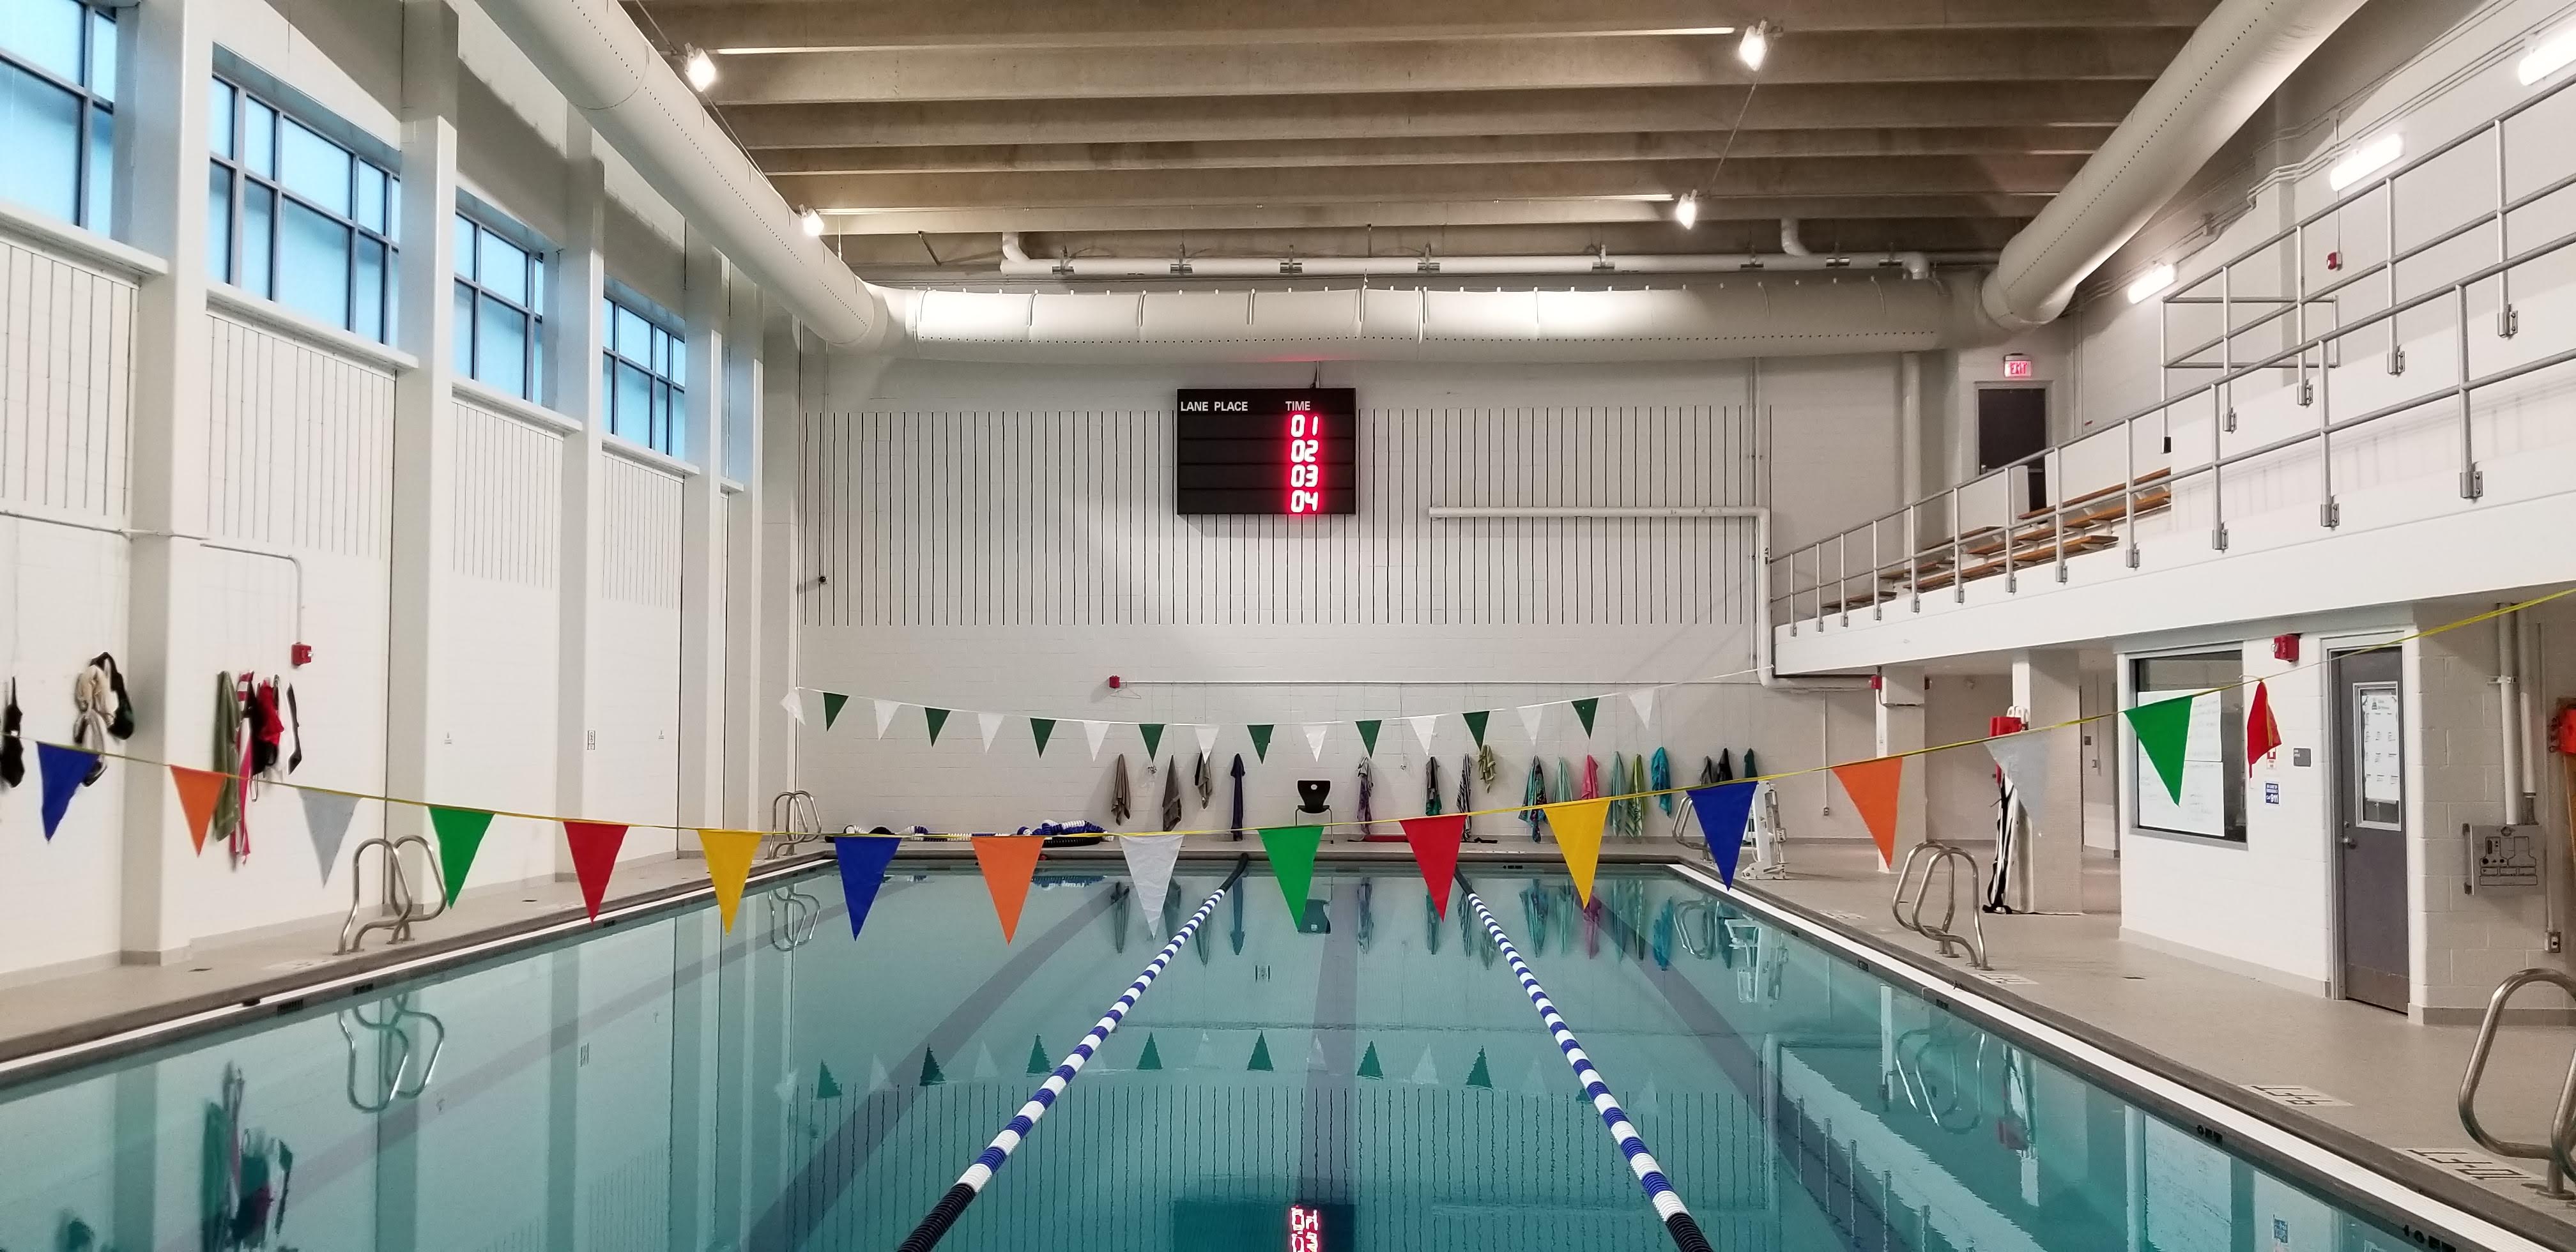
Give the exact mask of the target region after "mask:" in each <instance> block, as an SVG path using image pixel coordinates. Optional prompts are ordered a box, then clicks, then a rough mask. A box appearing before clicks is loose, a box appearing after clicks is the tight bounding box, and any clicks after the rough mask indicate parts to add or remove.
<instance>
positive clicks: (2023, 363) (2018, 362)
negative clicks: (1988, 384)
mask: <svg viewBox="0 0 2576 1252" xmlns="http://www.w3.org/2000/svg"><path fill="white" fill-rule="evenodd" d="M2004 377H2006V378H2029V377H2031V372H2030V358H2029V357H2026V356H2023V355H2022V354H2020V353H2018V352H2015V353H2013V354H2011V355H2010V356H2007V357H2005V358H2004Z"/></svg>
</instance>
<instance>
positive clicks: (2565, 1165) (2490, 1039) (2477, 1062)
mask: <svg viewBox="0 0 2576 1252" xmlns="http://www.w3.org/2000/svg"><path fill="white" fill-rule="evenodd" d="M2536 982H2545V983H2548V984H2550V985H2551V986H2554V987H2556V988H2558V989H2559V990H2561V991H2564V992H2566V993H2567V995H2568V998H2569V999H2576V978H2571V977H2569V976H2567V975H2566V974H2562V973H2560V972H2558V971H2557V970H2554V969H2526V970H2524V971H2522V972H2521V973H2518V974H2514V975H2512V976H2511V977H2508V978H2506V979H2505V980H2504V981H2503V982H2501V983H2498V984H2496V989H2495V994H2494V995H2492V996H2490V997H2488V998H2487V1011H2486V1016H2485V1017H2483V1018H2480V1019H2479V1020H2478V1042H2477V1046H2476V1047H2474V1048H2471V1049H2470V1050H2469V1067H2468V1069H2467V1070H2465V1071H2463V1072H2462V1073H2461V1075H2460V1128H2461V1129H2462V1130H2465V1131H2467V1132H2469V1138H2470V1139H2471V1140H2473V1141H2475V1142H2476V1144H2477V1145H2478V1146H2479V1147H2482V1148H2485V1149H2486V1150H2487V1151H2489V1152H2493V1153H2495V1154H2496V1155H2498V1156H2519V1157H2525V1158H2528V1159H2533V1160H2541V1161H2546V1162H2548V1163H2549V1181H2548V1184H2547V1185H2546V1186H2544V1187H2542V1188H2541V1192H2540V1193H2541V1194H2542V1195H2545V1196H2548V1197H2550V1198H2551V1199H2553V1200H2563V1199H2567V1198H2569V1196H2570V1192H2569V1191H2568V1190H2567V1177H2568V1175H2570V1174H2576V1160H2570V1159H2569V1156H2570V1153H2571V1150H2576V1060H2571V1061H2570V1062H2569V1063H2568V1067H2567V1082H2566V1083H2565V1085H2563V1086H2561V1087H2560V1088H2559V1091H2558V1111H2557V1114H2556V1116H2554V1117H2553V1118H2551V1119H2550V1123H2549V1142H2547V1143H2517V1142H2515V1141H2513V1140H2510V1139H2498V1138H2496V1137H2495V1136H2494V1135H2491V1134H2488V1133H2487V1130H2486V1127H2484V1126H2482V1125H2480V1124H2479V1123H2478V1110H2477V1100H2478V1084H2479V1083H2481V1082H2483V1081H2485V1079H2486V1074H2487V1054H2488V1053H2490V1052H2492V1051H2494V1050H2495V1037H2496V1028H2497V1027H2499V1026H2501V1025H2503V1024H2504V1009H2505V1004H2506V1003H2507V1002H2508V1001H2510V1000H2512V999H2513V997H2514V995H2515V993H2517V992H2519V991H2521V990H2522V989H2523V988H2525V987H2528V986H2530V985H2531V984H2533V983H2536Z"/></svg>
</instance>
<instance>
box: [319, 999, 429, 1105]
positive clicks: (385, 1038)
mask: <svg viewBox="0 0 2576 1252" xmlns="http://www.w3.org/2000/svg"><path fill="white" fill-rule="evenodd" d="M385 1004H386V1007H387V1009H388V1012H387V1014H386V1016H385V1018H384V1019H383V1020H382V1021H368V1020H367V1014H366V1009H365V1006H363V1005H360V1006H354V1007H351V1008H348V1009H344V1010H342V1011H340V1012H339V1013H337V1014H334V1015H333V1018H334V1020H335V1021H336V1022H338V1024H339V1027H340V1037H341V1038H342V1039H343V1040H346V1041H347V1042H348V1045H349V1081H348V1097H349V1106H350V1107H352V1108H354V1109H356V1110H358V1111H359V1112H361V1113H381V1112H384V1111H385V1110H386V1109H389V1108H392V1107H393V1105H394V1101H396V1100H417V1099H419V1098H420V1097H421V1093H423V1092H425V1091H428V1090H429V1082H430V1079H431V1078H433V1077H435V1076H436V1075H437V1072H438V1058H439V1055H440V1054H441V1053H444V1052H445V1051H447V1023H446V1022H444V1021H441V1020H439V1018H438V1015H436V1014H434V1013H424V1012H421V1011H420V1010H418V1009H415V1008H413V1007H411V993H410V992H404V993H402V994H399V995H395V996H392V997H390V998H388V999H387V1000H386V1001H385ZM415 1018H416V1019H418V1020H420V1021H424V1022H427V1023H429V1024H430V1026H431V1027H432V1028H433V1029H435V1030H436V1031H437V1036H436V1038H435V1039H434V1040H433V1041H432V1042H431V1043H430V1045H429V1059H427V1060H425V1061H423V1062H421V1066H420V1077H419V1079H418V1080H416V1081H413V1082H411V1083H409V1084H406V1083H405V1082H404V1081H403V1080H404V1077H405V1076H406V1075H408V1074H409V1073H410V1072H411V1062H412V1038H411V1032H410V1031H409V1030H406V1029H405V1028H404V1027H403V1023H404V1022H405V1021H408V1020H412V1019H415ZM352 1021H355V1022H356V1023H357V1024H358V1025H359V1026H360V1027H362V1028H364V1029H365V1030H367V1031H368V1032H369V1033H371V1034H373V1035H375V1036H376V1076H377V1077H378V1078H380V1079H384V1080H385V1081H384V1085H383V1094H382V1095H381V1096H372V1097H361V1096H359V1094H358V1037H357V1036H356V1035H354V1034H352V1033H350V1031H349V1023H350V1022H352ZM397 1048H399V1052H400V1057H401V1059H399V1060H396V1059H394V1058H395V1055H396V1051H397ZM388 1070H390V1077H388Z"/></svg>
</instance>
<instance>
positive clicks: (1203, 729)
mask: <svg viewBox="0 0 2576 1252" xmlns="http://www.w3.org/2000/svg"><path fill="white" fill-rule="evenodd" d="M1190 733H1191V734H1193V735H1196V736H1198V740H1199V751H1201V752H1214V751H1216V727H1214V726H1192V727H1190Z"/></svg>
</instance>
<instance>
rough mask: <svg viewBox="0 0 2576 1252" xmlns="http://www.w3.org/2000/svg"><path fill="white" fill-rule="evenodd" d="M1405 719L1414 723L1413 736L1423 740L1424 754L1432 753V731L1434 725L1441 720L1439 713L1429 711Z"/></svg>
mask: <svg viewBox="0 0 2576 1252" xmlns="http://www.w3.org/2000/svg"><path fill="white" fill-rule="evenodd" d="M1404 720H1406V721H1408V722H1411V723H1413V737H1414V738H1416V739H1419V740H1421V741H1422V752H1423V755H1425V756H1428V755H1430V753H1431V731H1432V727H1433V725H1434V724H1435V723H1437V722H1438V721H1439V720H1440V715H1439V714H1437V713H1427V714H1424V715H1423V716H1421V717H1408V718H1406V719H1404Z"/></svg>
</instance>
